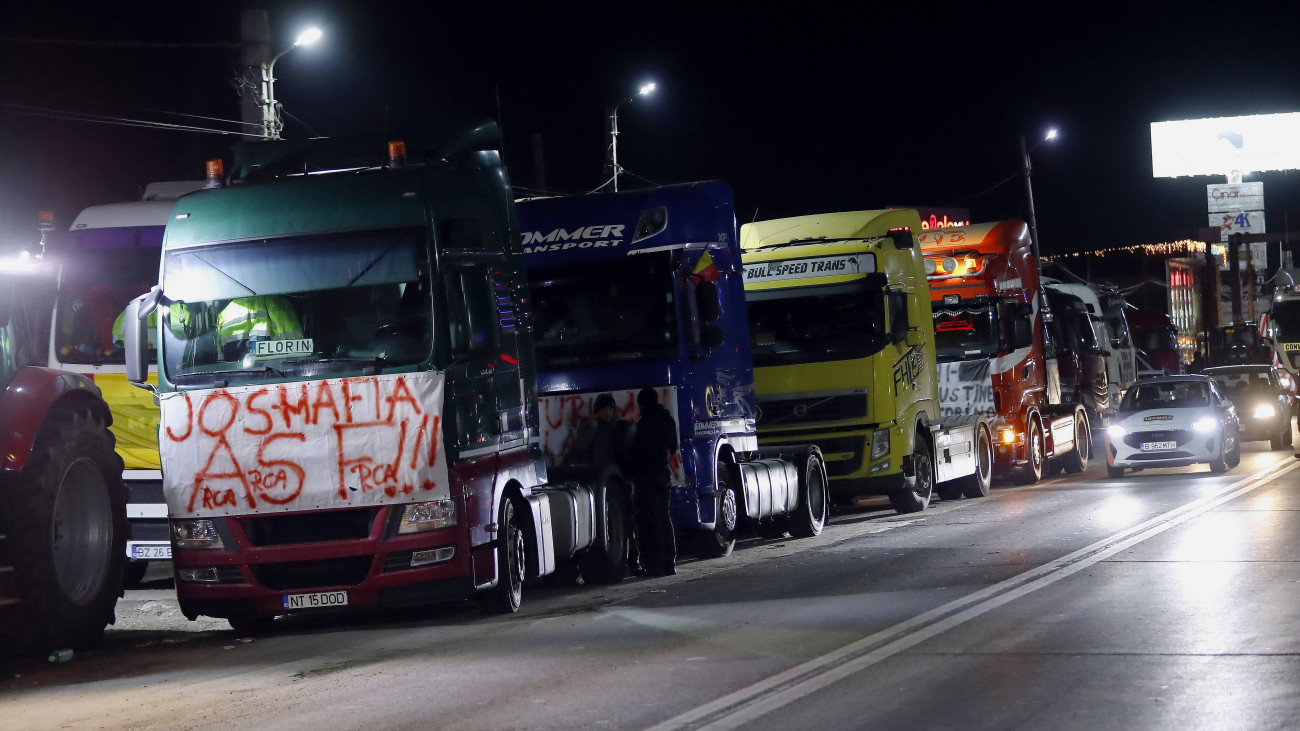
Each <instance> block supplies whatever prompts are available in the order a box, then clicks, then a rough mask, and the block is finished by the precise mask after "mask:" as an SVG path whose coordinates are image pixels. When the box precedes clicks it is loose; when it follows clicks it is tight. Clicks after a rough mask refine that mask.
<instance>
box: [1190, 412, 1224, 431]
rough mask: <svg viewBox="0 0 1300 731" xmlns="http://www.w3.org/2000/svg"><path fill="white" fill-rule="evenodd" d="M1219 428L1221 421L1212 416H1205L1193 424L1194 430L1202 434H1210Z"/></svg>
mask: <svg viewBox="0 0 1300 731" xmlns="http://www.w3.org/2000/svg"><path fill="white" fill-rule="evenodd" d="M1218 426H1219V420H1218V419H1215V418H1213V417H1210V416H1203V417H1201V418H1199V419H1197V420H1196V421H1193V422H1192V428H1193V429H1195V430H1196V431H1198V432H1200V433H1202V434H1208V433H1209V432H1212V431H1214V430H1215V429H1217V428H1218Z"/></svg>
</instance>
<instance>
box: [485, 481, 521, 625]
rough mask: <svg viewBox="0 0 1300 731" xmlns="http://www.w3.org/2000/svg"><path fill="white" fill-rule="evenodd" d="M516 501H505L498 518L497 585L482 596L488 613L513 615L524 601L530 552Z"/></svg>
mask: <svg viewBox="0 0 1300 731" xmlns="http://www.w3.org/2000/svg"><path fill="white" fill-rule="evenodd" d="M516 511H517V508H516V506H515V501H514V500H512V499H510V498H509V497H507V498H504V499H503V500H502V501H501V513H500V516H499V517H498V518H497V538H496V544H497V545H496V549H497V585H496V586H494V587H492V588H491V589H488V590H487V591H485V592H483V593H482V594H480V595H479V606H480V607H482V609H483V611H484V612H487V613H488V614H513V613H515V612H517V611H519V606H520V605H521V604H523V602H524V575H525V571H526V569H527V566H528V550H527V548H526V547H525V546H524V530H523V527H522V526H520V525H519V517H518V515H517V514H516Z"/></svg>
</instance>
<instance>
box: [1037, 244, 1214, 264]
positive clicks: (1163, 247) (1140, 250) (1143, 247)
mask: <svg viewBox="0 0 1300 731" xmlns="http://www.w3.org/2000/svg"><path fill="white" fill-rule="evenodd" d="M1205 246H1206V244H1205V242H1204V241H1193V240H1191V239H1182V240H1179V241H1166V242H1163V243H1159V244H1133V245H1131V246H1112V247H1109V248H1105V249H1096V250H1094V251H1076V252H1073V253H1070V254H1053V255H1052V256H1044V257H1043V259H1044V260H1045V261H1059V260H1064V259H1077V258H1079V257H1081V256H1095V257H1097V258H1101V259H1104V258H1105V257H1106V256H1107V255H1110V254H1147V255H1151V256H1177V255H1186V254H1204V253H1205ZM1210 252H1211V253H1212V254H1213V255H1214V256H1216V257H1219V256H1221V257H1223V263H1224V264H1225V265H1226V264H1227V254H1228V247H1226V246H1224V245H1223V244H1211V245H1210Z"/></svg>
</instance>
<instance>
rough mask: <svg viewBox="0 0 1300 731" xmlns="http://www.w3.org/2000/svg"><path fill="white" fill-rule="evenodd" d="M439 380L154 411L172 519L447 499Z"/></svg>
mask: <svg viewBox="0 0 1300 731" xmlns="http://www.w3.org/2000/svg"><path fill="white" fill-rule="evenodd" d="M442 399H443V375H442V374H441V373H434V372H428V373H404V374H399V375H384V376H362V377H357V378H336V379H330V380H323V381H312V382H310V383H280V384H271V385H251V386H239V387H235V388H217V389H207V390H202V391H189V392H179V393H171V394H168V395H166V396H164V397H163V399H162V427H161V433H160V437H161V439H162V440H163V441H164V442H167V443H170V444H173V445H175V447H174V448H168V449H163V450H162V454H163V491H164V494H165V496H166V499H167V509H168V513H169V514H170V515H171V517H196V516H201V517H210V516H224V515H246V514H252V513H267V512H283V511H289V510H319V509H323V508H340V507H357V506H363V505H378V504H385V503H405V502H412V501H415V500H438V499H448V498H450V496H451V493H450V490H449V488H448V483H447V462H446V455H445V454H444V453H443V449H442V433H441V432H442Z"/></svg>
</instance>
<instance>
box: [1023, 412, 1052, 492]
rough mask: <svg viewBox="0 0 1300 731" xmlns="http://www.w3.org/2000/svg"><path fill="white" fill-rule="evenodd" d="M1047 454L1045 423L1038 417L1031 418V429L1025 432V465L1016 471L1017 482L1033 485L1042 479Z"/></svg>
mask: <svg viewBox="0 0 1300 731" xmlns="http://www.w3.org/2000/svg"><path fill="white" fill-rule="evenodd" d="M1045 454H1046V446H1045V445H1044V444H1043V424H1042V422H1040V421H1039V420H1038V419H1030V420H1029V431H1028V432H1027V433H1026V434H1025V466H1024V467H1021V468H1020V469H1019V470H1018V471H1017V472H1016V482H1018V483H1019V484H1021V485H1032V484H1034V483H1035V482H1038V481H1039V480H1040V479H1042V477H1043V462H1044V461H1045V460H1044V455H1045Z"/></svg>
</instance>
